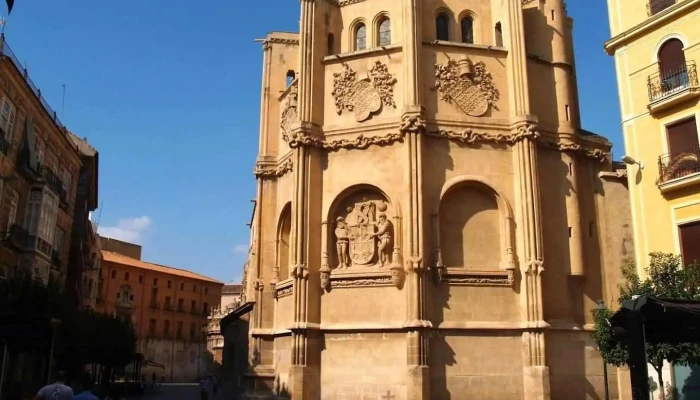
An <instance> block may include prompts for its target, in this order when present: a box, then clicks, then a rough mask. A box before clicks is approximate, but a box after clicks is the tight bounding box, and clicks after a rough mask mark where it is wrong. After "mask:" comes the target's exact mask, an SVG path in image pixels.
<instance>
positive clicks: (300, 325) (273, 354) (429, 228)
mask: <svg viewBox="0 0 700 400" xmlns="http://www.w3.org/2000/svg"><path fill="white" fill-rule="evenodd" d="M457 3H459V4H457ZM550 3H552V4H550ZM554 3H556V4H554ZM492 4H495V3H489V2H482V1H477V0H468V1H465V2H452V3H449V2H448V3H443V2H437V1H432V0H429V1H417V0H391V1H390V0H375V1H371V2H370V1H364V2H363V1H360V0H343V1H340V2H339V1H335V0H326V1H321V0H302V1H301V2H300V8H301V15H300V21H301V22H300V32H299V33H298V34H291V33H271V34H269V35H268V37H267V38H266V39H265V41H264V43H266V45H265V46H264V63H263V65H264V72H263V79H264V80H265V84H264V88H263V92H262V97H263V101H262V110H261V132H260V135H261V136H260V153H259V154H258V168H256V175H257V177H258V191H257V201H256V204H257V207H256V211H255V215H254V218H253V223H252V235H251V241H252V243H253V245H252V247H251V257H250V260H249V264H248V266H247V269H246V272H245V276H246V297H247V299H248V300H247V301H249V302H253V303H254V306H253V311H252V314H251V315H250V319H249V323H250V336H249V344H250V345H249V352H248V354H247V357H248V359H247V360H244V361H246V362H247V363H248V364H249V365H250V367H249V369H248V372H246V373H245V374H242V375H241V376H240V377H239V378H240V380H241V382H243V384H241V385H240V386H237V389H236V390H238V391H237V392H236V393H232V394H236V395H239V396H243V397H245V396H249V397H255V396H262V397H264V396H269V397H274V396H286V397H291V398H293V399H314V400H315V399H327V398H328V399H329V398H337V399H360V398H380V396H385V397H386V398H393V399H411V400H417V399H446V398H453V399H454V398H462V397H464V398H467V397H468V398H472V397H473V398H484V399H528V400H529V399H538V400H540V399H559V398H568V397H570V396H569V394H570V393H571V391H574V392H580V393H589V394H591V396H593V393H595V395H596V396H599V397H600V396H602V393H603V387H602V385H601V384H600V382H602V379H601V377H600V373H601V372H599V371H597V370H596V369H595V368H597V367H591V366H589V365H588V364H587V363H591V362H592V363H593V364H592V365H596V366H597V365H599V364H600V360H599V359H596V355H595V354H596V353H595V352H594V350H593V347H592V346H593V344H592V339H591V331H592V320H591V316H590V313H589V312H588V310H590V309H592V308H593V307H595V303H596V301H597V300H598V299H601V298H603V299H608V298H609V297H610V296H611V295H612V294H611V293H610V292H609V291H608V288H609V287H612V286H613V285H612V284H610V283H609V282H608V283H606V284H605V285H604V279H608V278H607V277H609V276H613V275H614V274H613V272H611V271H617V270H618V269H619V266H620V265H621V264H622V263H623V261H624V254H623V252H621V251H620V247H614V246H608V245H607V243H608V242H611V241H612V242H614V240H612V239H611V238H612V237H613V236H620V235H621V234H622V233H621V232H623V231H624V230H623V231H620V230H619V229H617V230H615V231H613V230H612V228H611V227H613V226H614V227H620V226H625V225H624V224H625V223H627V221H624V220H622V219H621V218H623V217H624V215H623V214H620V213H616V212H615V207H617V206H618V205H619V204H620V202H621V201H623V202H624V201H626V194H624V192H625V191H626V186H625V182H623V181H621V180H620V179H618V178H614V179H610V178H611V177H610V176H608V175H606V174H608V173H612V172H613V169H612V167H611V160H610V148H611V145H610V143H609V142H608V141H607V140H605V139H604V138H602V137H600V136H598V135H594V134H591V133H589V132H586V131H584V130H582V129H581V127H580V121H579V120H578V101H577V99H576V95H575V93H576V90H575V89H576V88H575V79H574V74H573V65H574V63H573V59H571V54H573V52H571V51H570V47H571V36H570V26H569V25H568V22H567V21H568V17H567V15H566V12H565V10H564V9H563V3H562V1H561V0H553V1H552V2H549V1H548V2H547V5H548V7H547V8H546V9H545V8H542V9H540V7H539V4H540V3H537V2H532V3H525V5H524V3H523V1H522V0H507V1H505V2H503V3H502V5H500V6H499V7H493V8H492ZM550 5H552V7H554V6H555V5H556V7H554V8H555V10H556V13H559V14H557V15H556V18H554V19H552V18H551V16H550V11H551V10H550V9H549V6H550ZM443 13H444V14H443ZM526 13H527V14H528V15H530V17H528V18H525V17H524V15H525V14H526ZM455 16H459V18H471V19H472V20H471V21H467V22H470V23H471V24H469V23H464V24H462V21H461V20H458V19H457V18H455ZM443 17H444V18H446V21H447V22H446V23H447V29H446V30H439V29H438V28H437V27H438V26H440V24H441V23H443V22H441V21H443V20H442V19H441V20H438V18H443ZM319 21H323V22H324V23H319ZM468 26H472V27H473V29H474V30H473V32H470V34H471V35H470V34H466V35H461V34H460V29H461V28H462V27H468ZM465 29H467V28H465ZM546 32H560V33H561V34H560V35H555V36H554V37H551V36H547V35H546ZM466 33H469V32H466ZM526 33H527V35H526ZM445 35H447V36H445ZM526 36H527V39H525V38H526ZM462 37H464V38H465V40H467V41H469V40H471V41H472V42H473V43H460V41H461V38H462ZM387 40H388V42H387ZM526 40H527V43H528V51H527V52H526V51H525V41H526ZM294 41H296V42H298V44H294ZM531 56H532V57H531ZM288 71H293V72H294V77H295V80H294V81H293V83H291V85H290V84H289V83H288V82H285V79H284V78H285V76H287V74H288ZM272 93H283V95H282V96H281V97H275V96H274V95H272ZM287 163H290V164H289V167H288V168H287V167H286V165H287ZM283 167H284V168H283ZM601 174H602V175H601ZM601 178H604V179H601ZM621 199H622V200H621ZM611 232H615V234H614V235H613V234H612V233H611ZM624 232H626V231H624ZM624 232H623V233H624ZM623 236H624V235H623ZM611 274H612V275H611ZM603 277H606V278H603ZM611 279H612V278H611ZM606 282H607V281H606ZM475 360H478V361H475ZM584 365H585V368H584V367H582V366H584ZM255 398H259V397H255Z"/></svg>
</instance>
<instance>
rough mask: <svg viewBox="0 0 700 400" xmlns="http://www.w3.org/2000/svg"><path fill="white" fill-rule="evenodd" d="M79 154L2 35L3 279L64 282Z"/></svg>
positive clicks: (0, 166) (0, 186) (0, 258)
mask: <svg viewBox="0 0 700 400" xmlns="http://www.w3.org/2000/svg"><path fill="white" fill-rule="evenodd" d="M81 166H82V161H81V158H80V153H79V151H78V149H77V148H76V145H75V143H74V142H73V141H72V140H71V138H70V134H69V132H68V131H67V130H66V128H65V126H63V124H62V123H61V122H60V121H59V119H58V118H57V116H56V112H54V111H53V110H52V109H51V107H50V106H49V105H48V104H47V102H46V100H45V99H44V98H43V97H42V96H41V91H40V90H39V89H37V88H36V86H35V85H34V83H33V82H32V81H31V79H30V78H29V74H28V72H27V70H26V69H24V68H23V67H22V64H21V63H20V62H19V61H18V59H17V57H16V56H15V55H14V54H13V53H12V51H11V50H10V48H9V47H8V45H7V43H6V42H5V37H4V36H2V37H0V230H1V231H2V232H3V235H2V238H1V239H0V240H1V242H0V243H1V244H2V246H0V277H7V276H12V275H13V274H14V273H16V272H17V268H22V269H26V270H28V271H31V272H32V273H33V274H34V275H35V276H37V277H39V278H41V279H42V280H44V281H45V282H48V280H49V278H53V279H57V280H59V281H61V282H65V278H66V277H67V275H68V274H69V273H68V269H69V268H68V266H69V262H68V261H69V251H70V239H71V236H72V228H73V210H74V206H75V199H76V193H77V185H76V183H77V182H78V177H79V172H80V169H81Z"/></svg>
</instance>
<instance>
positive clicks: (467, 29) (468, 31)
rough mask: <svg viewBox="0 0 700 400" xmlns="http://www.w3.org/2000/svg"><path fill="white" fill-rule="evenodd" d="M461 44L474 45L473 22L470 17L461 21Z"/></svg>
mask: <svg viewBox="0 0 700 400" xmlns="http://www.w3.org/2000/svg"><path fill="white" fill-rule="evenodd" d="M461 25H462V43H474V20H472V18H471V17H464V18H463V19H462V24H461Z"/></svg>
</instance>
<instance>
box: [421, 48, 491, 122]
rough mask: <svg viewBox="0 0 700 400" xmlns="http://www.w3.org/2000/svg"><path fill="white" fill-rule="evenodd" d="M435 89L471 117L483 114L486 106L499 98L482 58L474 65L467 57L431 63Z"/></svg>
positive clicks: (487, 107) (445, 99)
mask: <svg viewBox="0 0 700 400" xmlns="http://www.w3.org/2000/svg"><path fill="white" fill-rule="evenodd" d="M435 89H437V90H438V91H439V92H440V93H441V94H442V96H441V99H442V100H444V101H446V102H448V103H455V104H456V105H457V107H459V108H460V109H461V110H462V111H464V113H465V114H467V115H471V116H473V117H480V116H482V115H484V114H486V112H487V111H488V110H489V107H495V106H496V102H497V101H498V97H499V93H498V89H496V88H495V87H494V86H493V81H492V78H491V74H490V73H488V72H486V64H484V62H483V61H479V62H478V63H476V64H474V63H472V62H471V60H469V59H468V58H465V59H462V60H460V61H455V60H449V61H447V64H445V65H441V64H435Z"/></svg>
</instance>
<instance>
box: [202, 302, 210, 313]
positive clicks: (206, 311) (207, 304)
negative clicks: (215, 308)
mask: <svg viewBox="0 0 700 400" xmlns="http://www.w3.org/2000/svg"><path fill="white" fill-rule="evenodd" d="M202 312H203V313H204V315H205V316H206V315H209V303H204V306H202Z"/></svg>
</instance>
